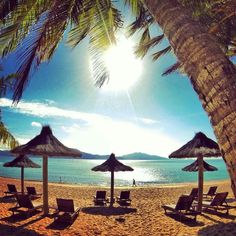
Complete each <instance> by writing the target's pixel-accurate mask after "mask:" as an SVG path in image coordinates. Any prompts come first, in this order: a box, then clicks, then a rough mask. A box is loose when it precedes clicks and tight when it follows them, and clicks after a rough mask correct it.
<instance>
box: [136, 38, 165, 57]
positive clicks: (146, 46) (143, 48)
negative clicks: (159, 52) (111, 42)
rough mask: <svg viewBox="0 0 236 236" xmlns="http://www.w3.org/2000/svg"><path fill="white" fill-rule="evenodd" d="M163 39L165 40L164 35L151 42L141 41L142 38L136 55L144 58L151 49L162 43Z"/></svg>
mask: <svg viewBox="0 0 236 236" xmlns="http://www.w3.org/2000/svg"><path fill="white" fill-rule="evenodd" d="M163 38H164V35H163V34H162V35H159V36H156V37H154V38H152V39H150V40H148V39H147V38H146V39H145V40H144V41H141V40H142V38H141V40H140V42H139V45H138V46H137V48H136V50H135V54H136V55H137V56H138V57H141V58H143V57H144V56H145V55H146V54H147V52H148V51H149V50H150V49H151V48H153V47H155V46H157V45H158V44H159V43H161V41H162V40H163Z"/></svg>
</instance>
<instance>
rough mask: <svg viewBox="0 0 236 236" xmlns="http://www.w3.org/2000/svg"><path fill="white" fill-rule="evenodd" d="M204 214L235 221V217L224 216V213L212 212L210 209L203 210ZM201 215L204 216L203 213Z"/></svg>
mask: <svg viewBox="0 0 236 236" xmlns="http://www.w3.org/2000/svg"><path fill="white" fill-rule="evenodd" d="M204 212H205V213H207V214H210V215H216V216H219V217H221V218H225V219H229V220H235V219H236V216H235V215H231V214H226V213H225V212H219V211H214V210H211V209H205V210H204ZM202 215H204V216H206V215H205V214H204V213H203V214H202Z"/></svg>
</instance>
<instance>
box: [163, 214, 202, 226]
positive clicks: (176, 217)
mask: <svg viewBox="0 0 236 236" xmlns="http://www.w3.org/2000/svg"><path fill="white" fill-rule="evenodd" d="M167 216H169V217H170V218H172V219H174V220H176V221H178V222H180V223H182V224H185V225H187V226H189V227H197V226H204V223H203V222H201V221H195V220H193V219H191V218H188V217H183V216H182V217H180V216H179V215H176V214H168V215H167Z"/></svg>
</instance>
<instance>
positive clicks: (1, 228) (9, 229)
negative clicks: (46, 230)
mask: <svg viewBox="0 0 236 236" xmlns="http://www.w3.org/2000/svg"><path fill="white" fill-rule="evenodd" d="M0 232H1V233H0V235H2V236H5V235H14V236H43V234H39V233H37V232H36V231H34V230H31V229H25V228H24V227H22V226H12V225H4V224H0Z"/></svg>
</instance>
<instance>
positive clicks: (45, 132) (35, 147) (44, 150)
mask: <svg viewBox="0 0 236 236" xmlns="http://www.w3.org/2000/svg"><path fill="white" fill-rule="evenodd" d="M11 152H12V153H19V154H31V155H42V156H43V206H44V207H43V208H44V214H45V215H47V214H48V212H49V206H48V156H64V157H65V156H69V157H80V156H82V154H81V152H80V151H79V150H77V149H73V148H68V147H66V146H64V145H63V144H62V143H61V142H60V141H59V140H58V139H57V138H56V137H55V136H54V135H53V133H52V130H51V128H50V127H49V126H43V127H42V130H41V133H40V134H39V135H37V136H36V137H35V138H33V139H32V140H31V141H29V142H28V143H26V144H24V145H21V146H18V147H16V148H14V149H13V150H11Z"/></svg>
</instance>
